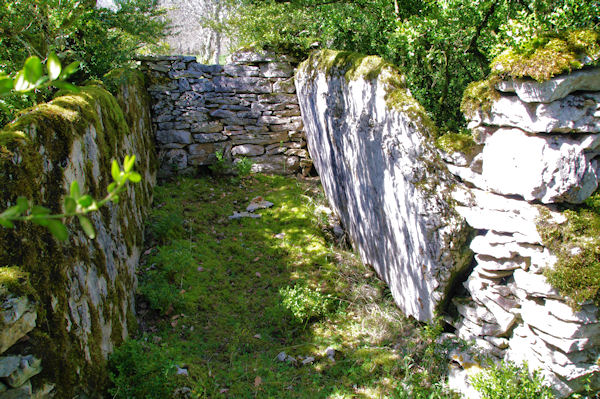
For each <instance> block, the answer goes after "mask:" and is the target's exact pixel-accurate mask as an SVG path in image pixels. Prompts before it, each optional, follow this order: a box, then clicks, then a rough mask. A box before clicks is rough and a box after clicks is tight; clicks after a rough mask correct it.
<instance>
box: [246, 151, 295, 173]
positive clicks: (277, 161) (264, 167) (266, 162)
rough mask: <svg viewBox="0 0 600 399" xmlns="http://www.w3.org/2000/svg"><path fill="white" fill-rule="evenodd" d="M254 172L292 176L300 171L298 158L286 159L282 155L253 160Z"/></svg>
mask: <svg viewBox="0 0 600 399" xmlns="http://www.w3.org/2000/svg"><path fill="white" fill-rule="evenodd" d="M252 161H253V162H254V163H253V164H252V172H253V173H267V174H276V175H290V174H294V173H296V172H297V171H298V170H299V169H300V162H299V159H298V158H297V157H286V156H282V155H265V156H262V157H258V158H253V159H252Z"/></svg>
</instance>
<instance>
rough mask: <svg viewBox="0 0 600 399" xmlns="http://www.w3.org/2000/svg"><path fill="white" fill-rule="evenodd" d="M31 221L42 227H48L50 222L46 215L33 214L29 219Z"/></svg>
mask: <svg viewBox="0 0 600 399" xmlns="http://www.w3.org/2000/svg"><path fill="white" fill-rule="evenodd" d="M31 223H34V224H37V225H40V226H44V227H48V224H49V223H50V219H48V218H47V217H46V215H34V216H33V218H32V219H31Z"/></svg>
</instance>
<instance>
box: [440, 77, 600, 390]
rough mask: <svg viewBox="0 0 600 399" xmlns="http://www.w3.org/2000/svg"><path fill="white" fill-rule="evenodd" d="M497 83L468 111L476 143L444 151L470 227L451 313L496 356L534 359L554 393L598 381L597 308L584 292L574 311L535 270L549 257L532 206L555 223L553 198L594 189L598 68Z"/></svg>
mask: <svg viewBox="0 0 600 399" xmlns="http://www.w3.org/2000/svg"><path fill="white" fill-rule="evenodd" d="M497 87H498V89H499V90H500V91H501V92H500V97H499V98H498V99H496V100H493V101H492V103H491V104H489V107H486V106H484V107H482V109H480V110H479V111H478V112H476V113H475V114H473V115H470V124H469V127H470V128H471V129H472V132H473V135H474V137H475V138H476V139H477V142H478V144H479V145H480V148H481V147H482V150H481V152H480V153H478V154H470V156H460V154H451V153H446V154H445V155H444V156H445V158H446V160H447V161H448V167H449V169H450V171H452V173H454V174H455V175H456V176H458V177H459V178H460V179H461V180H462V181H463V182H464V185H462V186H459V187H458V188H457V190H455V192H454V198H455V200H456V201H457V204H458V205H457V206H456V210H457V211H458V212H459V213H460V214H461V215H462V216H463V217H464V218H465V219H466V220H467V222H468V223H469V225H471V226H472V227H473V228H475V229H477V231H478V234H477V236H476V237H475V238H474V239H473V241H472V242H471V244H470V246H471V249H472V250H473V252H474V253H475V267H474V269H473V271H472V273H471V274H470V275H469V277H468V279H467V280H466V282H465V283H464V287H465V288H466V292H465V294H466V295H464V296H463V297H457V298H454V300H453V302H454V305H455V307H456V309H457V310H458V313H459V316H458V318H457V319H456V320H454V322H453V323H454V325H455V327H456V331H457V334H458V335H459V336H460V337H461V338H463V339H467V340H474V341H475V342H476V343H477V344H478V345H479V346H480V347H482V348H483V349H484V350H485V351H486V353H489V354H492V355H493V356H495V357H496V358H497V359H507V360H512V361H515V362H516V363H522V362H524V361H527V362H528V364H529V367H530V368H531V369H541V370H542V371H543V374H544V376H545V377H546V380H547V381H549V382H551V383H552V386H553V387H554V389H555V390H556V393H557V395H558V397H565V396H567V395H569V394H571V393H572V392H578V391H581V390H582V389H583V387H584V385H585V384H589V385H590V386H591V388H592V389H600V367H599V364H598V360H599V357H598V354H599V352H600V319H599V313H598V308H597V306H595V305H594V304H593V303H591V302H588V303H584V304H583V306H582V307H581V310H579V311H574V310H573V309H572V308H571V307H570V306H569V305H568V304H567V301H566V299H565V298H564V296H562V295H561V294H560V293H559V292H558V291H557V290H556V289H554V288H553V287H552V286H550V285H549V284H548V282H547V280H546V277H545V276H544V275H543V274H542V273H543V271H544V270H545V269H546V268H548V267H552V266H553V265H554V263H555V261H556V257H555V254H553V253H552V252H551V251H550V250H549V249H548V248H546V247H545V246H544V245H543V243H542V238H541V237H540V233H539V232H538V222H539V218H540V217H541V216H542V214H543V215H545V216H544V217H545V218H549V220H547V221H546V222H547V223H558V224H561V223H564V222H565V218H564V216H563V215H562V214H561V213H559V212H557V209H558V208H557V206H556V205H557V204H560V203H570V204H578V203H581V202H583V201H584V200H585V199H586V198H588V197H589V196H590V195H591V194H592V193H593V192H594V191H595V190H597V187H598V178H599V176H600V169H599V167H600V104H599V100H600V93H598V91H597V90H599V89H600V71H599V70H588V71H580V72H576V73H573V74H572V75H565V76H559V77H557V78H554V79H552V80H550V81H548V82H545V83H536V82H534V81H528V80H515V81H504V82H501V83H500V84H498V85H497ZM575 254H576V253H573V255H575ZM461 373H462V372H461V371H456V373H455V374H457V375H455V377H456V378H453V379H452V381H453V383H454V384H455V385H456V386H460V385H461V384H462V383H461V382H460V380H461V379H464V374H463V375H462V376H460V374H461Z"/></svg>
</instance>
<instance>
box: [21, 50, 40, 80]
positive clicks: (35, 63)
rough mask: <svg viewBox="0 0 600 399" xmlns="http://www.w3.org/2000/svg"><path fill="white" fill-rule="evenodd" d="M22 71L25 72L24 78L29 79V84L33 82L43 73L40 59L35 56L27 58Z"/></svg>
mask: <svg viewBox="0 0 600 399" xmlns="http://www.w3.org/2000/svg"><path fill="white" fill-rule="evenodd" d="M23 71H24V72H25V79H26V80H27V81H29V83H30V84H35V82H37V81H38V80H39V79H40V78H41V77H42V75H43V74H44V72H43V69H42V61H40V59H39V57H36V56H33V57H29V58H27V60H26V61H25V65H24V66H23Z"/></svg>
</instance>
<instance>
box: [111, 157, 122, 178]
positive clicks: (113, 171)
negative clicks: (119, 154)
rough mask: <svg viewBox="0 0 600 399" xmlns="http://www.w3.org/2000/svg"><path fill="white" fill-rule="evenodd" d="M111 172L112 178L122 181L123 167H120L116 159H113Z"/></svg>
mask: <svg viewBox="0 0 600 399" xmlns="http://www.w3.org/2000/svg"><path fill="white" fill-rule="evenodd" d="M110 174H111V175H112V178H113V180H114V181H116V182H120V181H121V169H120V168H119V164H118V163H117V161H116V160H114V159H113V161H112V165H111V167H110Z"/></svg>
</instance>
